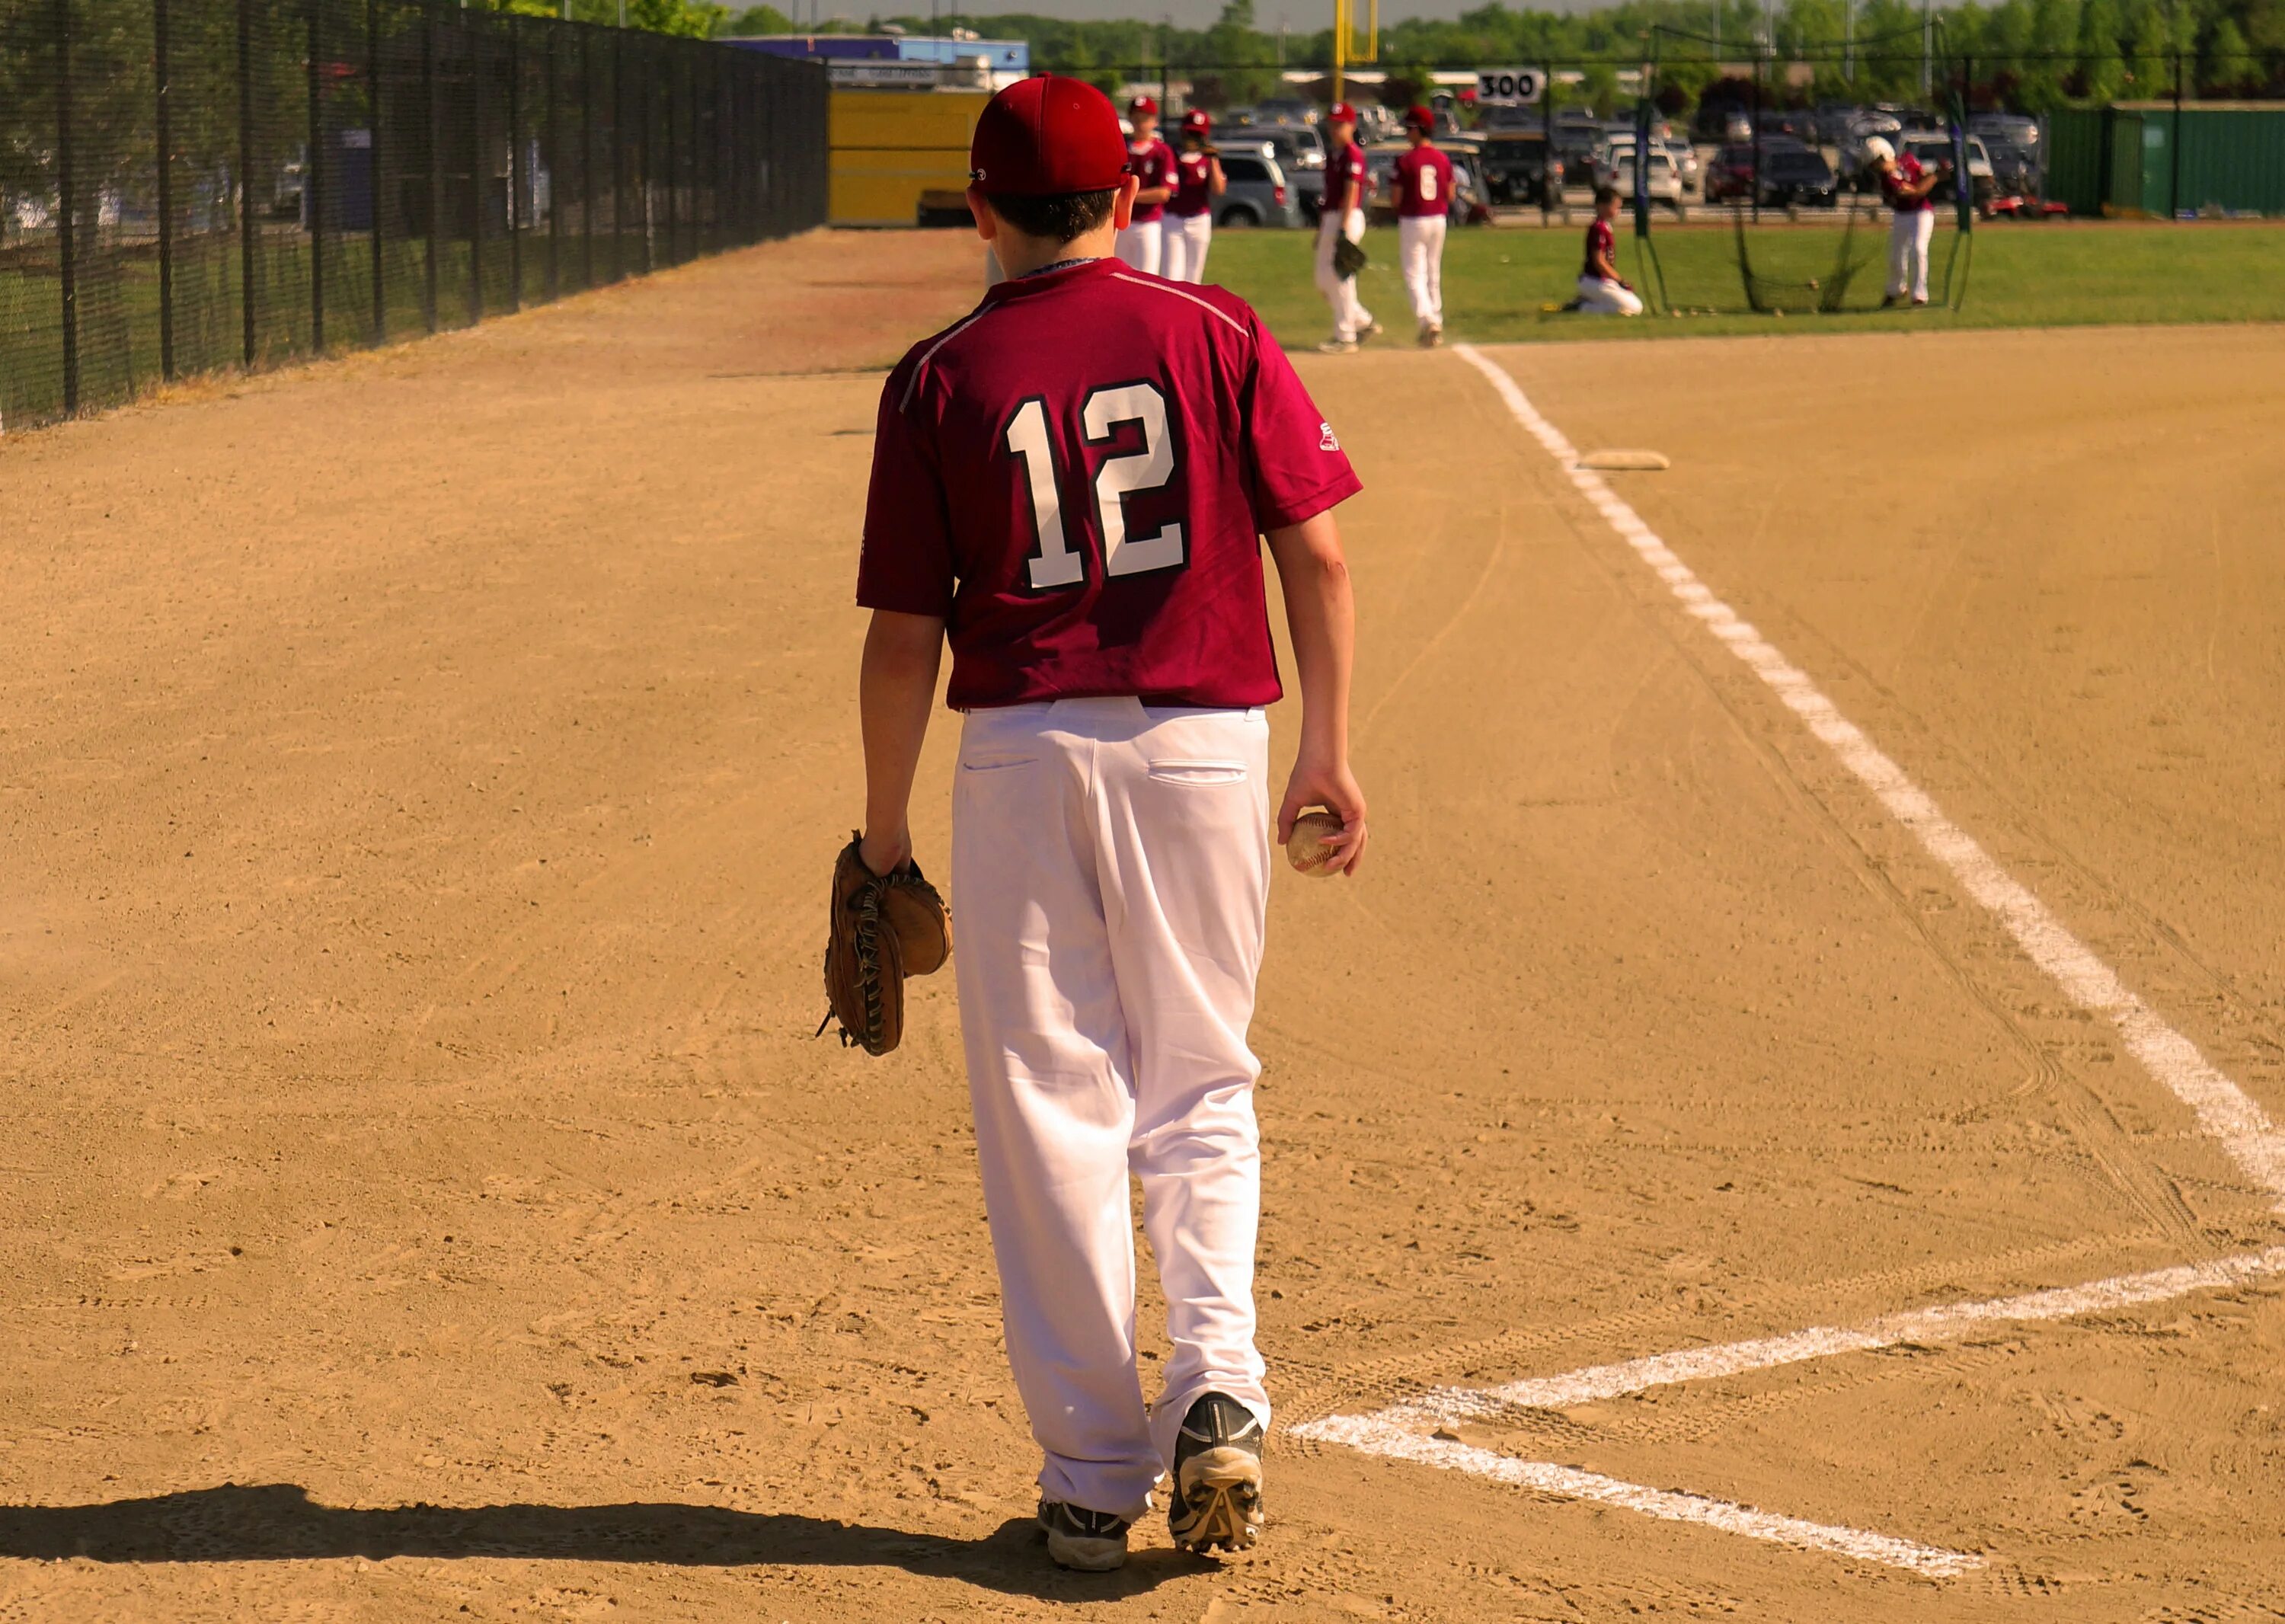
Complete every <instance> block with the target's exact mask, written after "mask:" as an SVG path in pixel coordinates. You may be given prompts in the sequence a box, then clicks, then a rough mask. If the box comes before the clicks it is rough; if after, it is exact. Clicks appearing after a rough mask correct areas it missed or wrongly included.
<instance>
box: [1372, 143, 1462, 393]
mask: <svg viewBox="0 0 2285 1624" xmlns="http://www.w3.org/2000/svg"><path fill="white" fill-rule="evenodd" d="M1435 129H1436V115H1435V114H1433V113H1431V112H1429V111H1428V109H1427V108H1425V107H1414V108H1413V109H1411V110H1410V111H1409V112H1408V113H1407V114H1405V115H1404V133H1405V135H1406V136H1407V137H1409V138H1410V140H1411V142H1412V145H1411V146H1410V147H1409V149H1408V150H1406V151H1405V152H1402V153H1399V154H1398V155H1397V159H1396V164H1395V167H1394V169H1391V170H1390V171H1389V176H1388V185H1389V190H1390V191H1391V192H1394V193H1395V195H1396V263H1397V265H1398V267H1399V268H1400V269H1401V270H1402V271H1403V272H1404V291H1405V292H1406V293H1407V294H1410V295H1411V298H1412V319H1413V320H1415V321H1417V322H1418V323H1419V324H1420V342H1421V345H1422V347H1423V348H1424V349H1433V347H1434V346H1436V345H1438V344H1441V343H1442V342H1443V341H1444V225H1445V222H1446V220H1447V219H1449V217H1450V215H1451V210H1452V161H1451V160H1450V159H1449V158H1447V157H1446V156H1445V155H1444V154H1443V153H1441V152H1439V151H1438V150H1437V148H1436V144H1435V142H1434V141H1433V139H1431V137H1433V134H1434V133H1435Z"/></svg>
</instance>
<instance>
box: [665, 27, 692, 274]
mask: <svg viewBox="0 0 2285 1624" xmlns="http://www.w3.org/2000/svg"><path fill="white" fill-rule="evenodd" d="M687 54H688V53H687V52H685V51H669V52H668V53H667V58H666V263H668V264H670V265H679V264H680V263H682V169H683V164H682V156H683V154H682V143H681V142H680V141H679V139H677V138H676V135H675V126H674V110H675V107H676V106H677V104H679V102H680V101H681V100H682V67H683V60H684V58H685V57H686V56H687Z"/></svg>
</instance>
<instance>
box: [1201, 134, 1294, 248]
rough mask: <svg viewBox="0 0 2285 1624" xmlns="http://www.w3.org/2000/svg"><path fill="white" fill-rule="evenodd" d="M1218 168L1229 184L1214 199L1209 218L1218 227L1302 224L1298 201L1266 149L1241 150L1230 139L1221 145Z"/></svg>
mask: <svg viewBox="0 0 2285 1624" xmlns="http://www.w3.org/2000/svg"><path fill="white" fill-rule="evenodd" d="M1221 172H1222V177H1223V178H1224V179H1226V180H1227V181H1228V182H1229V187H1228V189H1227V190H1225V191H1224V192H1222V194H1221V196H1220V197H1219V198H1216V199H1215V200H1214V206H1213V221H1214V224H1215V226H1216V227H1218V228H1219V229H1221V230H1222V231H1235V230H1237V229H1240V228H1242V227H1245V226H1253V225H1283V226H1291V227H1293V228H1296V229H1299V228H1300V226H1301V225H1302V224H1305V222H1304V221H1303V219H1302V217H1301V206H1300V201H1299V200H1297V199H1296V198H1295V197H1294V195H1293V188H1292V186H1290V185H1288V184H1286V181H1285V171H1284V170H1283V169H1279V168H1278V167H1277V161H1276V159H1275V158H1272V157H1271V156H1270V155H1269V154H1268V153H1267V152H1265V151H1261V150H1260V149H1256V150H1255V151H1253V152H1245V151H1243V150H1240V149H1239V148H1238V147H1237V145H1236V144H1234V143H1233V144H1232V145H1228V146H1224V147H1223V148H1222V149H1221Z"/></svg>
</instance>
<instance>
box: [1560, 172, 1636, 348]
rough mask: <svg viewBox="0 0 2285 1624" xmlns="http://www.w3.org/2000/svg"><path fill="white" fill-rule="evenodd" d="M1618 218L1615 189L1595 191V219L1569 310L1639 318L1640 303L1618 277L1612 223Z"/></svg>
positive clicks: (1620, 277)
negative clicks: (1574, 299) (1576, 292)
mask: <svg viewBox="0 0 2285 1624" xmlns="http://www.w3.org/2000/svg"><path fill="white" fill-rule="evenodd" d="M1618 217H1619V192H1618V188H1617V187H1615V186H1598V187H1596V188H1595V217H1594V218H1593V219H1592V220H1590V221H1589V222H1588V223H1587V255H1586V258H1585V260H1584V261H1583V262H1582V263H1581V265H1580V267H1579V297H1578V299H1577V300H1576V301H1575V302H1574V303H1573V305H1572V308H1573V309H1574V310H1578V311H1580V312H1581V313H1582V314H1583V315H1588V316H1639V315H1641V314H1642V310H1643V302H1642V297H1641V295H1640V294H1637V293H1636V292H1635V290H1634V288H1633V286H1632V285H1631V284H1629V282H1628V281H1627V279H1625V278H1624V277H1622V276H1621V275H1620V274H1619V266H1618V261H1617V258H1616V255H1617V254H1618V236H1617V234H1616V233H1615V232H1614V231H1612V229H1611V223H1612V222H1613V221H1614V220H1616V219H1617V218H1618Z"/></svg>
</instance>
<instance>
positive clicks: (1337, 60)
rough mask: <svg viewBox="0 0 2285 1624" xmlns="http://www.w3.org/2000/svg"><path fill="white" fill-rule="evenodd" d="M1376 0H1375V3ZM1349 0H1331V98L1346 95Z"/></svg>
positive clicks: (1341, 98)
mask: <svg viewBox="0 0 2285 1624" xmlns="http://www.w3.org/2000/svg"><path fill="white" fill-rule="evenodd" d="M1377 3H1378V0H1376V4H1377ZM1348 66H1349V0H1333V99H1334V100H1335V101H1342V100H1345V99H1347V79H1348Z"/></svg>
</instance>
